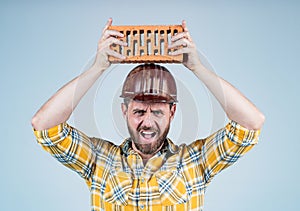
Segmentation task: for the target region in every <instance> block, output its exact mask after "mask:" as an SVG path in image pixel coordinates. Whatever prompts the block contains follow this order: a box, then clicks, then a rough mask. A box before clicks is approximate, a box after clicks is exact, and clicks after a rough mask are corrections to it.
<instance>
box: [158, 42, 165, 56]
mask: <svg viewBox="0 0 300 211" xmlns="http://www.w3.org/2000/svg"><path fill="white" fill-rule="evenodd" d="M159 44H160V47H159V48H160V55H164V50H165V40H164V39H161V40H160V43H159Z"/></svg>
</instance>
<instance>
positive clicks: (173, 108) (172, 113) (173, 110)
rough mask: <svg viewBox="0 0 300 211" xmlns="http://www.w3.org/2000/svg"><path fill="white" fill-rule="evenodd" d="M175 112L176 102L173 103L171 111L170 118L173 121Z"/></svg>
mask: <svg viewBox="0 0 300 211" xmlns="http://www.w3.org/2000/svg"><path fill="white" fill-rule="evenodd" d="M175 112H176V104H175V103H174V104H173V105H172V107H171V111H170V119H171V121H172V120H173V119H174V116H175Z"/></svg>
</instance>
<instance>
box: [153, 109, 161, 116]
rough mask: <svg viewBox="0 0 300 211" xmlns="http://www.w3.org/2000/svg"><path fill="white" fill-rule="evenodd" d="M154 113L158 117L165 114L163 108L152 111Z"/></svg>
mask: <svg viewBox="0 0 300 211" xmlns="http://www.w3.org/2000/svg"><path fill="white" fill-rule="evenodd" d="M152 113H153V114H154V115H155V116H157V117H160V116H162V115H163V112H162V111H161V110H155V111H152Z"/></svg>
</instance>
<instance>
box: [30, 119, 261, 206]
mask: <svg viewBox="0 0 300 211" xmlns="http://www.w3.org/2000/svg"><path fill="white" fill-rule="evenodd" d="M34 133H35V136H36V137H37V141H38V143H39V144H41V145H42V147H43V148H44V149H45V150H46V151H47V152H49V153H50V154H51V155H52V156H54V157H55V158H56V159H57V160H58V161H59V162H61V163H63V164H64V165H65V166H67V167H68V168H70V169H72V170H74V171H75V172H77V173H78V174H79V175H80V176H81V177H82V178H84V179H85V181H86V183H87V185H88V187H89V190H90V192H91V209H92V211H100V210H105V211H108V210H114V211H115V210H116V211H117V210H118V211H127V210H130V211H136V210H149V211H152V210H155V211H160V210H164V211H179V210H195V211H199V210H203V205H204V193H205V189H206V187H207V186H208V184H209V183H210V181H211V179H212V178H213V177H214V176H215V175H216V174H217V173H219V172H220V171H221V170H223V169H225V168H226V167H228V166H230V165H231V164H233V163H234V162H235V161H237V159H238V158H240V157H241V156H242V155H243V154H245V153H246V152H247V151H248V150H250V149H251V148H252V147H253V146H254V145H255V144H256V143H257V141H258V135H259V131H254V130H248V129H246V128H244V127H242V126H241V125H239V124H237V123H236V122H234V121H230V122H229V123H228V124H227V125H226V127H224V128H222V129H220V130H219V131H217V132H215V133H214V134H212V135H210V136H209V137H207V138H205V139H199V140H196V141H194V142H192V143H191V144H189V145H186V144H182V145H180V146H177V145H175V144H173V143H172V141H171V140H169V139H167V140H166V142H165V144H164V146H163V148H162V150H160V151H159V152H158V153H157V154H156V155H154V156H153V157H152V158H151V159H150V160H149V161H148V162H147V164H146V165H145V166H144V165H143V162H142V159H141V157H140V156H139V154H137V153H136V152H135V151H134V150H133V149H132V148H131V141H130V139H126V140H125V141H124V142H123V143H122V144H121V145H120V146H117V145H115V144H113V143H111V142H109V141H105V140H102V139H98V138H90V137H88V136H87V135H85V134H84V133H82V132H80V131H78V130H77V129H75V128H74V127H71V126H70V125H68V124H67V123H63V124H60V125H57V126H55V127H53V128H50V129H48V130H42V131H34Z"/></svg>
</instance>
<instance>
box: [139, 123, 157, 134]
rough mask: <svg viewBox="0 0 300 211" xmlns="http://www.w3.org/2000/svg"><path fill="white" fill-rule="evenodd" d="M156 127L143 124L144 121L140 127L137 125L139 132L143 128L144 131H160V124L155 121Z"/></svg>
mask: <svg viewBox="0 0 300 211" xmlns="http://www.w3.org/2000/svg"><path fill="white" fill-rule="evenodd" d="M154 124H155V126H156V127H153V126H150V127H149V126H146V125H143V122H141V123H140V124H139V125H138V127H137V131H138V132H141V130H144V131H154V132H159V131H160V130H159V126H158V124H157V122H155V123H154Z"/></svg>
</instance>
